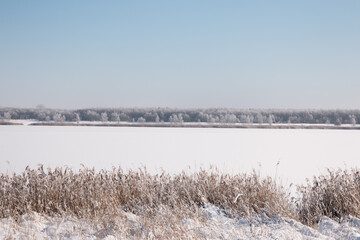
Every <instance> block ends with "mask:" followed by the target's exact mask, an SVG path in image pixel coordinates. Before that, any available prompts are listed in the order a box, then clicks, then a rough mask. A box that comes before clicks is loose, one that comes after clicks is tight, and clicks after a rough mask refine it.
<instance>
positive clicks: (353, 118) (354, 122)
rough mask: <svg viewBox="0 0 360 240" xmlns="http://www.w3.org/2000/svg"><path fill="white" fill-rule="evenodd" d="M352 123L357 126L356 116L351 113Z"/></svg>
mask: <svg viewBox="0 0 360 240" xmlns="http://www.w3.org/2000/svg"><path fill="white" fill-rule="evenodd" d="M350 123H351V125H353V126H355V125H356V118H355V116H354V115H350Z"/></svg>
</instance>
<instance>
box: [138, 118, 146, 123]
mask: <svg viewBox="0 0 360 240" xmlns="http://www.w3.org/2000/svg"><path fill="white" fill-rule="evenodd" d="M137 122H138V123H144V122H146V120H145V118H143V117H139V118H138V119H137Z"/></svg>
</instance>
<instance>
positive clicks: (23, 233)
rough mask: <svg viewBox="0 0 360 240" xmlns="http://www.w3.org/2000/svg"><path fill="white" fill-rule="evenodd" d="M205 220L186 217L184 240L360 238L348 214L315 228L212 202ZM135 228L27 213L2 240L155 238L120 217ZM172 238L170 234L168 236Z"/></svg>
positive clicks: (5, 225) (3, 231)
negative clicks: (231, 212)
mask: <svg viewBox="0 0 360 240" xmlns="http://www.w3.org/2000/svg"><path fill="white" fill-rule="evenodd" d="M202 211H203V214H204V215H205V217H206V221H205V222H199V221H197V220H196V219H184V220H183V221H182V223H179V224H181V225H182V227H183V229H184V236H183V237H184V239H185V238H187V239H190V238H191V237H194V236H195V238H196V239H339V240H340V239H357V240H359V239H360V219H357V218H354V217H351V216H349V217H348V218H347V219H345V220H344V221H342V223H338V222H335V221H333V220H331V219H329V218H326V217H323V218H321V219H320V222H319V223H318V225H317V226H315V227H314V228H310V227H308V226H304V225H302V224H301V223H299V222H297V221H295V220H292V219H288V218H281V217H274V218H268V217H266V216H260V217H258V218H256V219H255V218H254V219H252V220H249V219H242V220H235V219H230V218H228V217H226V216H225V214H224V213H223V212H222V211H221V210H219V209H218V208H217V207H215V206H212V205H207V206H205V208H204V209H202ZM124 221H127V223H131V224H132V226H136V227H133V228H128V229H124V228H121V227H120V228H119V229H118V230H116V229H115V227H114V226H115V225H116V223H113V224H114V226H110V227H108V228H106V229H104V228H102V227H99V225H98V224H96V223H94V222H90V221H85V220H78V219H74V218H63V219H60V218H48V217H43V216H39V215H36V214H34V215H31V216H24V217H23V219H22V221H21V222H20V224H16V223H15V222H14V221H13V220H11V219H0V239H29V238H30V239H99V238H101V239H107V240H110V239H136V238H138V237H139V236H140V237H141V238H142V239H156V237H155V236H154V234H155V233H154V232H153V231H152V230H150V229H146V227H145V226H141V224H140V223H139V222H137V217H136V216H134V215H131V214H128V215H127V218H126V219H125V220H124V219H121V220H120V219H119V223H118V224H119V225H121V224H123V222H124ZM169 239H171V236H169Z"/></svg>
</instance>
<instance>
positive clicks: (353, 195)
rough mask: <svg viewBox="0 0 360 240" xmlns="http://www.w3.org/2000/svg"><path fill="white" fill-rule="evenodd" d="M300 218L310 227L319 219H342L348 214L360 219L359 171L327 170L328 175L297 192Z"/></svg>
mask: <svg viewBox="0 0 360 240" xmlns="http://www.w3.org/2000/svg"><path fill="white" fill-rule="evenodd" d="M298 192H299V193H300V198H299V200H298V216H299V219H300V220H301V221H302V222H303V223H305V224H308V225H313V224H315V223H316V222H317V220H318V217H320V216H328V217H330V218H333V219H336V220H341V219H342V218H343V217H344V216H346V215H353V216H355V217H360V172H359V171H358V170H357V169H352V170H351V171H347V170H344V171H342V170H337V171H331V170H328V174H326V175H321V176H318V177H316V176H315V177H314V178H313V181H312V182H308V184H307V185H306V186H301V187H299V189H298Z"/></svg>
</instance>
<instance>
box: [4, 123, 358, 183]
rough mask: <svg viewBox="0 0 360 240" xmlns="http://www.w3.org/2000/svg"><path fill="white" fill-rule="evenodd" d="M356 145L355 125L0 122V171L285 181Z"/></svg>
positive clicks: (353, 156)
mask: <svg viewBox="0 0 360 240" xmlns="http://www.w3.org/2000/svg"><path fill="white" fill-rule="evenodd" d="M359 146H360V131H357V130H309V129H308V130H307V129H211V128H210V129H209V128H142V127H137V128H128V127H123V128H122V127H59V126H50V127H46V126H0V156H1V157H0V166H1V167H0V172H1V173H12V172H17V173H19V172H21V171H23V170H24V169H25V167H26V166H28V165H29V166H30V167H32V168H36V167H37V166H38V164H44V165H45V167H52V168H53V167H57V166H69V167H71V168H73V169H79V168H81V164H83V165H85V166H86V167H95V169H96V170H100V169H109V170H110V169H111V168H112V166H115V167H118V166H121V167H122V168H124V169H129V168H132V169H137V168H139V167H142V166H146V168H147V170H149V171H150V172H158V171H161V169H164V170H165V171H166V172H170V173H176V172H180V171H182V170H186V171H190V172H191V171H195V170H196V169H199V168H200V167H202V168H208V167H209V166H210V165H212V166H216V167H217V168H218V169H219V170H220V171H221V172H226V173H231V174H235V173H238V172H240V173H243V172H250V171H251V170H252V169H254V168H255V169H256V170H259V171H260V172H261V174H263V175H269V176H272V177H277V178H279V179H280V180H281V182H282V183H283V184H284V185H287V184H289V183H304V181H305V179H306V178H311V177H312V176H314V175H319V174H320V173H326V169H327V168H331V169H336V168H342V169H345V168H351V167H358V166H359V163H360V147H359ZM278 163H279V164H278ZM189 167H190V168H189Z"/></svg>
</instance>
